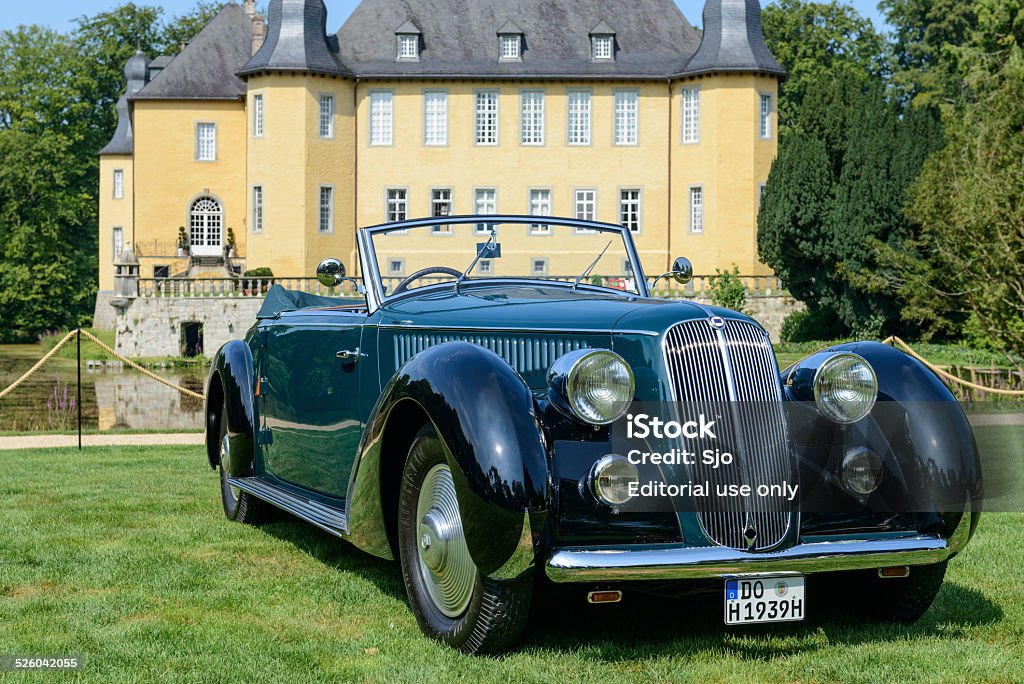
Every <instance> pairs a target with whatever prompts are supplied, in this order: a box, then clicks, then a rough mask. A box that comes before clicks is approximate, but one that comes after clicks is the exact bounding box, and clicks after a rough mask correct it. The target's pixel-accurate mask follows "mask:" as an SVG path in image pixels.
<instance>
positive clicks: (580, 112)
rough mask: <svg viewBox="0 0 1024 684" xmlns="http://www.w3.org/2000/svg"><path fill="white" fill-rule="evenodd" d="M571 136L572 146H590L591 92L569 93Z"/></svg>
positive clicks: (577, 91) (569, 135) (575, 91)
mask: <svg viewBox="0 0 1024 684" xmlns="http://www.w3.org/2000/svg"><path fill="white" fill-rule="evenodd" d="M568 97H569V134H568V136H567V140H568V141H569V144H570V145H589V144H590V91H589V90H570V91H569V95H568Z"/></svg>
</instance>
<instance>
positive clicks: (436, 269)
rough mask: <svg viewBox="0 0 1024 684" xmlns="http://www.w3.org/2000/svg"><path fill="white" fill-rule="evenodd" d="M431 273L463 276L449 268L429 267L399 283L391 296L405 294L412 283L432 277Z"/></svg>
mask: <svg viewBox="0 0 1024 684" xmlns="http://www.w3.org/2000/svg"><path fill="white" fill-rule="evenodd" d="M431 273H444V274H445V275H450V276H455V277H456V278H458V277H459V276H461V275H462V273H461V272H459V271H456V270H455V269H454V268H448V267H447V266H428V267H427V268H421V269H420V270H418V271H416V272H415V273H413V274H412V275H411V276H409V277H408V278H406V279H405V280H403V281H402V282H400V283H398V285H396V286H395V289H394V290H392V292H391V294H392V295H396V294H399V293H401V292H405V291H406V290H408V289H409V285H410V284H411V283H412V281H414V280H419V279H420V278H422V277H423V276H426V275H430V274H431Z"/></svg>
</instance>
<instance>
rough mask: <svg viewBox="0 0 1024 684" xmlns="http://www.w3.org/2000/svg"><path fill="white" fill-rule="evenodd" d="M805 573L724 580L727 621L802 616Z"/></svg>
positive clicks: (742, 622) (736, 622) (738, 622)
mask: <svg viewBox="0 0 1024 684" xmlns="http://www.w3.org/2000/svg"><path fill="white" fill-rule="evenodd" d="M804 586H805V582H804V577H803V575H755V576H750V577H737V578H735V579H728V580H726V581H725V624H727V625H753V624H757V623H761V622H795V621H798V620H803V619H804V615H805V614H806V606H805V605H804Z"/></svg>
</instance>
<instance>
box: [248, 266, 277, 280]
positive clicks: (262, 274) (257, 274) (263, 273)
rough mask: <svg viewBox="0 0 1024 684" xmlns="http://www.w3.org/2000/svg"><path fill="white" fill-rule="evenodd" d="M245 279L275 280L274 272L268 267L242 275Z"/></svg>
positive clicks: (251, 269)
mask: <svg viewBox="0 0 1024 684" xmlns="http://www.w3.org/2000/svg"><path fill="white" fill-rule="evenodd" d="M242 277H243V278H273V277H274V272H273V271H271V270H270V269H269V268H267V267H266V266H261V267H260V268H250V269H249V270H248V271H246V272H245V273H243V274H242Z"/></svg>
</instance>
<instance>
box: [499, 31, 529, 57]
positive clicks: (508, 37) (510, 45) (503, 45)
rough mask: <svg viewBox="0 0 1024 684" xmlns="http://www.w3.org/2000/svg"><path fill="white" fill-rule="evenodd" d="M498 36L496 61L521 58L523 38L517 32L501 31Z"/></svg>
mask: <svg viewBox="0 0 1024 684" xmlns="http://www.w3.org/2000/svg"><path fill="white" fill-rule="evenodd" d="M498 38H499V45H500V48H499V51H498V61H501V62H518V61H519V60H521V59H522V58H523V54H522V53H523V39H522V36H520V35H519V34H518V33H503V34H502V35H501V36H499V37H498Z"/></svg>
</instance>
